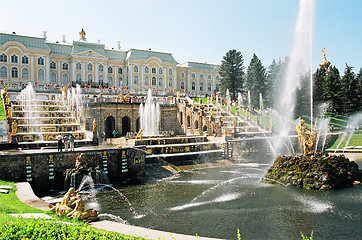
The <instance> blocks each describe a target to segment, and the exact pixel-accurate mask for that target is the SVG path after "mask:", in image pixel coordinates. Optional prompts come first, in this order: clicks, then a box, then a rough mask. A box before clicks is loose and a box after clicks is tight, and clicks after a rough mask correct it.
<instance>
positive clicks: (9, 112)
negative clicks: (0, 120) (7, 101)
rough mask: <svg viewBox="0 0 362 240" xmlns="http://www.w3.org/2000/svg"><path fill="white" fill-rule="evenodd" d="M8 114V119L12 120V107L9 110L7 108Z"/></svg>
mask: <svg viewBox="0 0 362 240" xmlns="http://www.w3.org/2000/svg"><path fill="white" fill-rule="evenodd" d="M6 112H7V117H8V118H11V117H12V116H11V115H12V113H11V107H10V106H8V108H7V111H6Z"/></svg>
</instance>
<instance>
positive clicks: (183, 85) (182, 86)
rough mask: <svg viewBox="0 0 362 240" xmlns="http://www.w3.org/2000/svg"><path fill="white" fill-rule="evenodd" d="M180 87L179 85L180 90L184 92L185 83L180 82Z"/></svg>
mask: <svg viewBox="0 0 362 240" xmlns="http://www.w3.org/2000/svg"><path fill="white" fill-rule="evenodd" d="M180 85H181V86H180V87H181V90H185V82H184V81H182V82H181V84H180Z"/></svg>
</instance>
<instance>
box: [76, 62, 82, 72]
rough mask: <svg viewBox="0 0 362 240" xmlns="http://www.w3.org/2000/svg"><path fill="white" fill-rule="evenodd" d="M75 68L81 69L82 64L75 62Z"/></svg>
mask: <svg viewBox="0 0 362 240" xmlns="http://www.w3.org/2000/svg"><path fill="white" fill-rule="evenodd" d="M75 69H77V70H81V69H82V64H81V63H79V62H78V63H77V64H75Z"/></svg>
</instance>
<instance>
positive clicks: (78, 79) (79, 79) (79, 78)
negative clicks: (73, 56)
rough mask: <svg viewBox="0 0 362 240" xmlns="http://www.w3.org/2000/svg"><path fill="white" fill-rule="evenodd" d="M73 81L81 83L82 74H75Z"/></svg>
mask: <svg viewBox="0 0 362 240" xmlns="http://www.w3.org/2000/svg"><path fill="white" fill-rule="evenodd" d="M75 82H76V83H78V84H81V83H82V75H81V74H80V73H78V74H77V75H76V76H75Z"/></svg>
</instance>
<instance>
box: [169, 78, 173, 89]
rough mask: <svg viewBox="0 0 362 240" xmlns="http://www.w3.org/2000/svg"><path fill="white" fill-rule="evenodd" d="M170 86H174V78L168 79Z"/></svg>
mask: <svg viewBox="0 0 362 240" xmlns="http://www.w3.org/2000/svg"><path fill="white" fill-rule="evenodd" d="M168 86H169V87H172V86H173V79H172V78H170V79H168Z"/></svg>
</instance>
